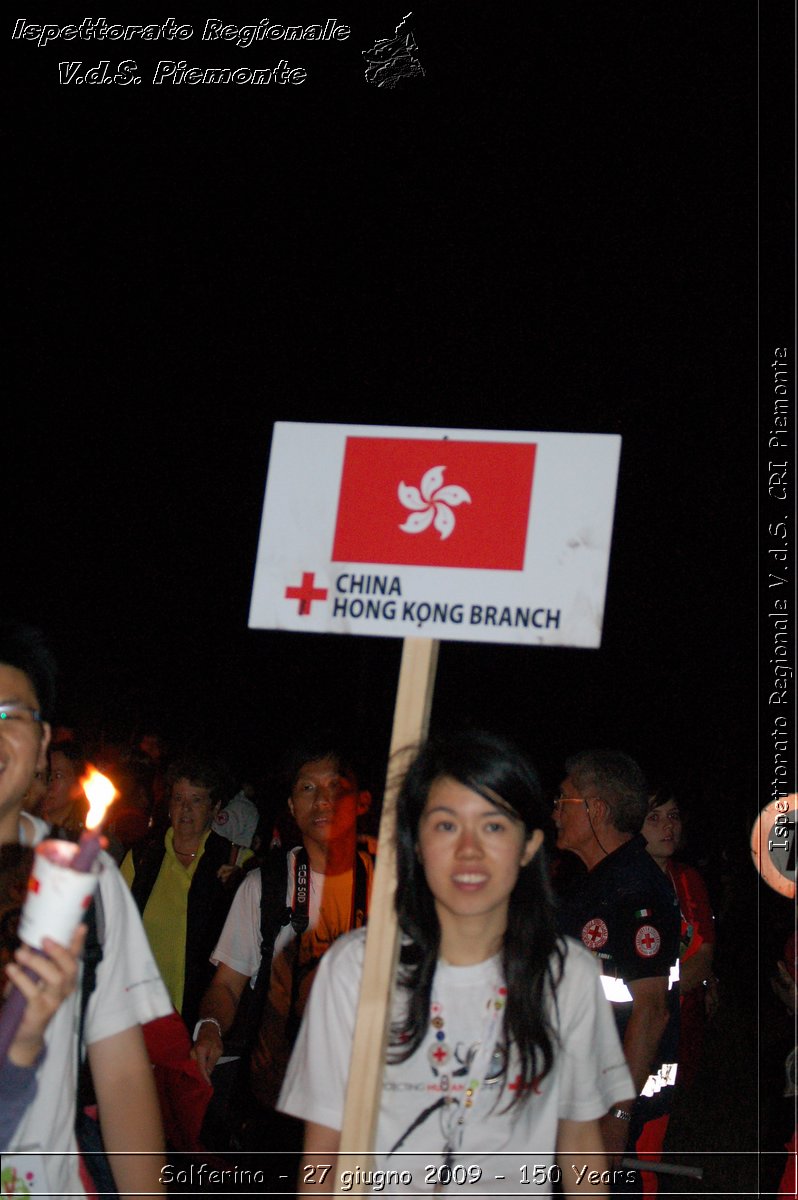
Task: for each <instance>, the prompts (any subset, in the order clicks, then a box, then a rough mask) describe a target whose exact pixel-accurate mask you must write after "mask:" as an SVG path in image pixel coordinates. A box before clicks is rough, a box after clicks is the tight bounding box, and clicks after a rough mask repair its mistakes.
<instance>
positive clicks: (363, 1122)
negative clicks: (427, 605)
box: [333, 638, 439, 1191]
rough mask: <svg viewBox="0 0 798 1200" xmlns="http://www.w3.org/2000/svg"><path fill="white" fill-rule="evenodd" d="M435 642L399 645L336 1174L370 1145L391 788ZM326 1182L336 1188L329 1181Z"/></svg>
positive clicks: (382, 1012)
mask: <svg viewBox="0 0 798 1200" xmlns="http://www.w3.org/2000/svg"><path fill="white" fill-rule="evenodd" d="M438 646H439V643H438V642H437V641H434V640H433V639H431V638H405V639H404V644H403V647H402V663H401V666H400V668H399V685H398V688H397V692H396V706H395V708H394V717H393V731H392V733H391V749H390V757H389V760H388V774H387V778H386V781H385V795H384V798H383V805H382V816H381V817H380V829H379V841H378V849H377V866H376V870H375V872H374V885H373V888H372V893H371V904H370V907H369V919H368V926H367V932H366V951H365V961H364V964H363V979H362V982H361V985H360V1001H359V1004H358V1010H357V1019H356V1023H355V1035H354V1041H353V1044H352V1058H351V1061H350V1065H349V1084H348V1087H347V1091H346V1105H345V1108H344V1123H343V1129H342V1130H341V1153H340V1154H339V1157H338V1172H339V1174H338V1178H340V1171H342V1170H354V1168H355V1167H356V1166H359V1167H361V1169H367V1168H368V1164H369V1163H370V1155H371V1151H372V1149H373V1147H374V1135H375V1132H376V1127H377V1114H378V1112H379V1107H380V1094H381V1090H382V1071H383V1065H384V1062H385V1049H386V1043H387V1039H388V1017H389V1001H390V992H391V983H392V980H393V975H394V969H395V967H396V958H397V952H398V946H399V939H398V936H397V933H398V928H397V922H396V912H395V910H394V903H393V901H394V893H395V891H396V851H395V845H394V838H395V830H396V796H397V792H398V790H399V784H400V782H401V776H402V774H403V772H402V770H401V769H400V766H399V763H401V764H402V765H404V766H407V765H409V764H408V763H405V762H404V759H403V756H402V751H405V750H407V749H408V748H410V747H415V745H416V744H417V743H418V742H419V741H422V740H423V739H424V738H425V737H426V735H427V729H428V727H429V714H430V708H431V707H432V692H433V688H434V686H435V669H436V667H437V663H438ZM397 760H399V762H398V761H397ZM333 1190H334V1191H337V1188H334V1189H333Z"/></svg>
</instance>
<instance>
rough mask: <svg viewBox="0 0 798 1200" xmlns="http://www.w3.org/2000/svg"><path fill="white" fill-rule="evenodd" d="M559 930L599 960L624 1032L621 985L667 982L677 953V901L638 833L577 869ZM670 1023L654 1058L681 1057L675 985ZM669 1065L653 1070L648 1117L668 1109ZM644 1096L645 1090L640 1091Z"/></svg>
mask: <svg viewBox="0 0 798 1200" xmlns="http://www.w3.org/2000/svg"><path fill="white" fill-rule="evenodd" d="M558 919H559V926H560V932H561V933H565V934H569V935H570V936H571V937H573V938H576V940H577V941H579V942H581V943H582V945H583V946H586V947H587V948H588V950H590V951H592V953H593V954H594V955H595V956H596V958H597V959H598V960H599V965H600V967H601V973H602V975H603V976H604V978H603V979H602V983H603V984H604V985H605V987H604V992H605V995H606V996H607V998H608V999H609V1000H610V1001H611V1003H612V1010H613V1014H614V1016H615V1023H616V1025H617V1028H618V1033H619V1035H620V1037H621V1039H623V1036H624V1032H625V1030H626V1025H627V1023H628V1021H629V1017H630V1016H631V1013H632V996H631V993H630V992H629V990H628V988H627V987H626V985H627V984H628V983H630V982H634V980H636V979H647V978H650V977H651V976H655V977H657V976H658V977H660V978H661V977H665V978H666V979H671V980H672V981H673V980H674V979H675V977H676V972H675V971H673V970H672V968H673V967H674V966H675V964H676V963H677V961H678V958H679V932H680V927H681V918H680V913H679V902H678V899H677V896H676V892H675V891H674V889H673V887H672V885H671V882H670V880H669V878H668V876H667V875H665V873H664V872H663V871H661V870H660V869H659V867H658V866H657V864H656V863H655V862H654V860H653V858H652V857H651V855H650V854H649V853H648V851H647V850H646V843H645V840H644V838H642V837H641V836H640V835H638V836H637V837H633V838H632V839H631V841H629V842H625V843H624V845H623V846H619V848H618V849H617V850H614V851H613V852H612V854H608V855H607V857H606V858H604V859H602V861H601V862H600V863H598V865H597V866H595V867H594V868H593V870H592V871H588V873H587V875H583V876H580V877H579V878H578V879H577V880H576V881H575V882H574V884H573V886H572V887H571V889H570V890H569V891H568V892H567V893H566V895H565V896H564V897H563V898H562V900H561V901H560V907H559V918H558ZM668 1011H669V1014H670V1017H669V1021H668V1026H667V1028H666V1030H665V1032H664V1034H663V1035H662V1040H661V1041H660V1045H659V1049H658V1052H657V1057H658V1061H659V1063H660V1065H661V1066H662V1065H665V1064H670V1065H671V1067H672V1065H673V1064H675V1063H676V1062H677V1060H678V1043H679V987H678V984H677V983H672V985H671V987H670V988H669V991H668ZM671 1076H673V1078H675V1073H674V1071H673V1070H672V1069H670V1068H668V1069H666V1070H664V1072H663V1075H662V1077H661V1079H658V1078H657V1076H656V1069H655V1075H654V1076H653V1077H652V1083H651V1087H652V1089H653V1091H654V1094H653V1095H651V1096H649V1097H648V1099H647V1101H646V1102H645V1103H644V1105H643V1107H645V1108H646V1110H647V1112H646V1119H649V1118H650V1110H654V1115H659V1114H660V1113H661V1112H665V1111H668V1108H669V1105H670V1096H671V1094H672V1092H673V1088H672V1086H669V1083H670V1081H671V1080H670V1077H671ZM644 1095H645V1093H644Z"/></svg>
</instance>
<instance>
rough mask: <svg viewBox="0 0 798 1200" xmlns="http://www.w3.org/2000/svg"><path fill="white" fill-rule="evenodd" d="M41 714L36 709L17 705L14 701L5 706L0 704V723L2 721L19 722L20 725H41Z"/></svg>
mask: <svg viewBox="0 0 798 1200" xmlns="http://www.w3.org/2000/svg"><path fill="white" fill-rule="evenodd" d="M41 720H42V714H41V713H40V712H39V710H38V708H31V707H30V705H29V704H17V702H16V701H13V700H12V701H9V702H8V703H6V704H0V723H1V722H3V721H19V722H20V724H22V725H33V724H34V723H37V722H38V723H41Z"/></svg>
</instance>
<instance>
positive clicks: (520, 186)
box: [2, 0, 791, 1086]
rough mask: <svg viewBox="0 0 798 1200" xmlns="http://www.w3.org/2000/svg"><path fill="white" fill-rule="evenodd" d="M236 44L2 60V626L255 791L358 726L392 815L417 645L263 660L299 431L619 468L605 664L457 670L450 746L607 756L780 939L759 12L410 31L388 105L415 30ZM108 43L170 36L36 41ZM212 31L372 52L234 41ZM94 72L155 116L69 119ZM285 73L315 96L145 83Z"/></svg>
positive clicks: (548, 775) (438, 15)
mask: <svg viewBox="0 0 798 1200" xmlns="http://www.w3.org/2000/svg"><path fill="white" fill-rule="evenodd" d="M217 9H218V6H215V7H214V6H212V5H211V6H208V5H206V6H205V7H204V8H203V7H200V8H197V7H196V6H195V7H194V9H193V10H192V11H191V12H190V13H184V14H183V15H181V14H180V12H177V11H173V13H172V15H174V16H175V18H176V19H177V20H187V21H190V22H191V23H192V24H193V25H194V27H195V30H196V33H195V36H194V38H192V39H191V41H190V42H188V43H184V44H182V45H181V46H180V47H179V48H178V49H175V48H174V44H173V43H151V44H150V45H142V44H137V45H133V46H129V47H126V48H120V49H119V50H117V49H116V47H115V46H114V45H109V44H100V43H85V44H83V45H82V46H81V47H80V48H79V49H75V47H76V46H79V45H80V44H78V43H70V44H68V45H63V44H62V45H60V46H59V45H58V44H55V45H52V46H50V47H49V48H47V49H40V48H39V47H37V46H35V45H33V44H30V43H22V42H14V43H13V46H12V50H13V53H12V71H13V82H14V87H15V99H16V104H17V113H16V116H15V119H14V121H13V124H12V134H11V148H12V156H13V174H12V177H11V179H10V185H9V186H10V192H11V199H12V202H13V217H12V221H11V224H10V226H9V228H10V234H11V250H12V253H11V263H12V269H11V290H12V310H13V311H12V317H11V334H12V336H11V339H10V343H11V352H12V359H13V360H14V363H15V365H16V367H17V373H16V382H15V385H14V389H13V393H10V394H9V396H8V398H7V402H6V415H5V417H4V419H3V434H2V441H3V449H4V454H3V460H4V467H5V470H4V475H5V483H4V493H5V496H4V499H5V507H4V521H3V539H2V541H3V548H4V551H5V553H4V556H3V558H4V567H5V569H4V587H3V597H4V600H3V607H4V609H6V610H8V611H9V612H10V613H12V614H14V615H16V616H20V617H24V618H26V619H29V620H32V621H34V622H35V623H38V624H39V625H41V626H42V628H43V629H44V630H45V631H46V632H47V634H48V636H49V637H50V639H51V641H52V642H53V644H54V646H55V648H56V651H57V655H58V659H59V662H60V666H61V673H62V685H61V705H60V710H59V718H60V719H61V720H62V721H63V722H65V723H67V724H73V725H76V726H77V727H79V728H91V729H93V730H94V731H95V732H97V731H99V732H101V733H102V735H103V736H105V737H107V738H109V739H114V738H116V739H122V740H126V739H128V738H129V737H131V736H132V735H133V734H134V733H136V732H140V731H141V729H142V728H143V727H144V726H145V725H148V726H156V727H157V728H158V729H160V730H161V731H162V732H163V733H164V734H165V735H166V736H167V737H168V738H169V739H171V740H174V741H178V740H182V739H183V738H185V737H191V738H192V739H197V738H201V739H206V740H207V742H208V744H210V745H212V746H214V747H215V748H217V749H218V750H220V751H221V752H223V753H225V754H227V755H228V756H229V757H230V758H231V760H232V762H233V763H234V765H237V766H239V768H240V769H241V770H242V771H246V772H250V773H251V772H253V771H255V772H266V771H267V770H268V768H269V766H270V764H271V762H272V761H273V759H274V756H275V755H276V754H278V753H279V751H280V749H281V748H282V746H283V745H284V743H285V740H286V738H287V737H288V736H290V735H291V734H292V733H293V732H295V731H297V730H302V729H304V728H308V727H312V726H314V725H316V724H318V723H319V722H325V723H327V722H329V721H330V720H331V719H334V720H335V721H336V722H337V723H339V724H340V726H341V727H342V728H344V729H345V730H346V732H347V734H348V735H349V736H350V737H351V738H352V739H353V740H354V741H355V743H356V745H357V746H358V747H359V749H360V752H361V755H362V757H363V759H364V765H365V767H366V771H367V774H368V775H369V782H370V783H371V785H372V787H373V789H374V790H375V791H376V792H377V793H379V791H380V789H381V786H382V781H383V779H384V772H385V758H386V754H387V748H388V742H389V736H390V726H391V717H392V702H393V696H394V691H395V686H396V678H397V670H398V662H399V655H400V650H401V642H400V641H398V640H397V641H389V640H385V641H383V640H379V639H373V638H363V639H356V638H349V637H333V636H329V637H328V636H315V635H309V636H307V637H302V636H299V635H292V634H286V633H276V632H275V633H269V632H263V631H250V630H248V629H247V617H248V608H249V596H250V589H251V584H252V575H253V569H254V561H255V550H256V544H257V537H258V530H259V524H260V513H261V503H262V497H263V489H264V484H265V478H266V468H267V463H268V454H269V445H270V436H271V430H272V424H273V422H274V421H275V420H281V419H282V420H307V421H335V422H364V423H376V424H379V423H384V424H407V425H450V426H454V427H457V426H468V427H475V428H486V429H490V428H508V429H540V430H563V431H575V432H579V431H586V432H608V433H619V434H621V435H622V437H623V449H622V457H621V470H620V481H619V491H618V499H617V508H616V518H615V527H614V541H613V549H612V556H611V561H610V573H609V586H608V593H607V602H606V613H605V624H604V636H603V643H602V647H601V649H600V650H599V651H590V650H567V649H538V648H535V649H524V648H502V647H494V646H480V645H475V644H474V645H465V644H449V645H446V644H444V645H443V646H442V648H441V655H440V662H439V668H438V676H437V685H436V691H435V698H434V706H433V716H432V724H433V727H435V726H443V725H448V724H457V723H462V722H476V723H479V724H483V725H486V726H489V727H491V728H494V729H497V730H500V731H503V732H506V733H509V734H510V735H511V736H513V737H515V738H516V739H517V740H518V741H519V742H520V743H521V744H522V745H523V746H524V747H525V748H526V749H527V750H528V751H529V753H530V754H531V756H532V757H533V759H534V760H535V761H536V762H537V763H538V765H539V767H540V770H541V773H542V774H543V777H544V780H545V783H546V785H547V787H549V788H552V789H553V788H554V787H556V785H557V784H558V782H559V780H560V778H561V772H562V763H563V758H564V756H565V755H566V754H568V753H570V752H573V751H575V750H578V749H581V748H584V747H586V746H588V745H596V744H603V745H614V746H618V747H620V748H624V749H626V750H628V751H629V752H631V753H632V754H633V755H635V756H637V757H638V758H639V760H640V761H641V763H642V765H643V766H644V767H645V768H646V770H648V771H649V772H651V773H652V774H657V773H659V772H661V771H664V772H667V773H668V774H673V775H675V776H676V777H677V778H678V779H679V780H680V781H682V783H681V786H682V789H683V791H682V795H683V798H684V800H685V802H686V804H687V806H688V808H689V809H691V810H692V811H693V836H694V843H693V844H694V851H695V853H696V854H698V855H700V857H701V858H702V859H703V860H704V861H706V862H707V864H708V871H709V873H710V875H711V877H712V880H713V885H717V887H718V889H720V888H721V886H722V879H723V876H724V872H725V873H726V875H727V876H728V874H729V872H731V873H732V874H737V873H738V874H737V897H736V901H735V902H736V903H737V904H738V905H740V906H742V908H744V909H747V910H749V911H753V909H754V908H755V907H756V905H757V904H758V903H759V897H760V891H761V889H759V887H758V881H757V877H756V875H755V873H754V871H753V870H752V868H751V867H750V862H749V861H747V851H746V846H745V843H746V839H747V836H748V833H749V831H750V827H751V823H752V821H753V818H754V816H755V814H756V812H757V811H758V809H759V808H760V807H761V804H763V803H764V802H765V799H766V798H767V797H766V796H762V797H760V791H761V786H760V783H759V781H758V776H757V748H758V740H757V693H756V688H755V678H756V668H757V626H756V602H757V580H756V571H755V561H756V560H755V555H756V534H757V492H756V447H755V441H756V437H757V412H756V387H757V370H758V365H759V364H758V358H757V341H756V339H757V325H756V321H757V174H756V170H757V168H756V164H757V152H758V149H759V147H760V143H759V141H758V138H757V124H756V106H757V70H758V66H759V65H760V51H759V50H758V43H757V38H758V32H757V24H758V19H759V18H760V15H759V13H758V9H757V6H756V5H755V4H753V3H748V2H743V3H738V4H734V5H728V4H726V3H721V2H719V0H718V2H713V0H707V2H703V3H687V2H682V0H678V2H677V3H668V4H666V3H658V2H657V3H650V4H649V3H647V4H639V3H634V4H633V3H625V2H619V3H615V4H592V3H571V2H564V3H557V4H552V3H545V4H539V5H525V6H521V5H518V6H514V7H511V6H503V7H498V6H495V5H487V4H471V5H465V6H456V5H451V4H433V3H423V2H420V3H419V4H418V5H417V6H416V8H415V9H414V12H413V17H412V19H411V20H410V21H409V24H410V25H411V27H412V28H413V29H414V31H415V35H416V40H417V43H418V47H419V51H418V53H419V58H420V61H421V63H422V66H423V67H424V70H425V73H426V74H425V77H424V78H423V79H418V78H416V79H412V80H408V81H406V82H405V83H403V84H401V85H400V86H398V87H397V88H395V89H393V90H391V89H385V88H376V87H370V86H368V85H367V84H366V82H365V80H364V78H363V67H364V63H363V59H362V57H361V53H360V52H361V50H363V49H366V48H368V47H369V46H370V45H371V44H372V42H373V41H374V39H375V38H376V37H384V36H388V35H390V34H391V33H392V32H393V29H394V26H395V25H396V24H397V23H398V22H399V21H400V20H401V18H402V17H403V16H404V15H405V12H406V11H407V10H406V9H403V8H401V7H400V6H391V5H390V4H385V3H375V4H361V5H357V4H353V3H348V2H347V3H345V4H341V5H337V6H336V5H332V6H327V7H326V8H321V7H319V6H318V5H312V6H306V5H304V4H302V5H299V4H296V3H294V4H280V5H277V4H272V5H270V6H264V7H262V8H257V7H253V6H252V5H246V6H245V5H243V4H237V5H234V6H227V9H226V11H224V12H223V13H222V12H220V11H217ZM516 9H518V10H521V11H516ZM527 10H529V11H527ZM101 11H102V13H103V14H104V15H105V16H106V17H107V19H108V20H109V21H112V20H114V21H123V22H130V21H137V22H142V21H146V20H155V21H162V20H163V19H165V18H164V16H163V15H162V13H160V12H159V13H158V14H157V15H153V14H151V13H147V12H145V11H144V9H143V8H142V7H141V6H139V5H136V6H124V7H121V8H120V7H117V8H114V9H112V8H111V7H109V6H104V7H103V8H102V10H100V9H97V10H92V11H91V12H89V10H85V11H84V9H82V8H73V9H72V10H70V11H69V12H66V10H64V9H63V7H61V10H60V13H59V15H58V16H56V17H52V16H50V15H47V16H46V15H45V10H44V9H42V8H41V7H38V8H37V10H36V11H35V12H34V11H33V10H30V11H29V12H27V13H26V18H27V20H29V21H35V22H41V21H44V20H56V21H57V22H58V23H60V24H65V23H67V22H70V21H79V20H81V19H82V18H83V17H84V16H86V15H91V16H95V15H100V12H101ZM166 11H167V10H166V9H164V10H163V13H164V14H165V13H166ZM788 13H789V9H788V8H787V6H784V5H781V6H780V5H778V4H775V5H774V6H773V7H772V8H770V9H769V20H770V21H772V27H768V28H766V29H765V34H766V38H770V39H771V40H772V44H773V45H774V46H775V45H776V44H777V42H779V41H780V40H781V39H782V35H783V36H784V37H786V38H787V41H788V42H789V41H790V37H789V33H790V25H791V22H790V19H789V16H788ZM214 16H223V17H224V19H225V20H226V21H229V22H232V23H236V24H243V23H246V22H257V21H258V20H259V19H261V17H263V16H268V18H269V19H270V20H271V21H273V22H278V21H281V20H282V21H284V22H285V23H298V22H301V23H303V24H309V23H310V22H311V21H313V20H314V19H316V20H318V19H321V20H324V19H326V18H327V17H329V16H336V17H337V18H338V19H339V21H346V22H348V23H350V24H351V26H352V28H353V33H352V37H351V38H350V39H349V41H347V42H342V43H332V44H325V45H309V44H307V43H276V44H275V43H263V44H261V45H260V46H257V47H252V48H250V49H246V50H244V49H237V48H236V47H235V46H233V45H230V44H223V43H216V44H215V45H214V46H209V45H207V44H203V43H202V42H200V40H199V30H200V29H201V28H202V25H203V23H204V21H205V19H206V18H208V17H214ZM779 20H783V26H780V25H779ZM8 25H9V32H10V27H11V25H12V20H11V18H10V17H9V18H8ZM767 44H768V45H769V46H770V44H771V43H770V42H768V43H767ZM81 57H83V58H84V59H85V61H86V62H87V63H96V62H97V61H99V60H100V59H101V58H109V57H110V58H111V60H112V62H114V61H116V60H117V59H119V58H124V57H134V58H137V60H138V62H139V65H140V67H141V68H142V74H143V76H144V82H143V83H142V85H141V86H140V87H127V88H116V87H83V88H78V87H66V86H65V87H61V86H59V85H58V82H57V78H58V72H57V62H58V61H60V60H62V59H64V58H70V59H77V58H81ZM280 57H286V58H288V59H289V61H290V63H291V65H302V66H305V67H306V68H307V69H308V71H309V78H308V81H307V82H306V83H305V84H304V85H302V86H301V87H292V88H278V87H276V86H273V85H272V86H269V87H265V88H256V87H251V88H247V87H241V88H234V87H227V88H224V87H210V86H205V87H203V86H199V87H187V86H183V87H170V86H168V85H164V86H162V87H160V88H156V87H153V86H152V85H151V83H150V78H151V74H152V68H153V67H154V64H155V62H157V61H158V60H159V59H161V58H185V59H187V60H188V61H189V64H190V65H217V66H218V65H232V66H234V67H237V66H263V65H272V63H273V62H276V61H277V60H278V59H279V58H280ZM765 236H766V239H767V234H766V235H765ZM766 248H767V243H766ZM307 469H308V471H309V472H312V469H313V466H312V464H308V468H307ZM722 852H724V853H725V855H726V858H725V859H724V857H723V854H722ZM718 894H720V893H718ZM766 902H767V903H770V901H769V900H767V901H766ZM749 926H750V922H749ZM751 928H752V929H753V932H749V933H747V934H746V936H748V937H755V936H756V931H755V927H753V926H751ZM729 953H730V956H731V960H734V951H733V950H732V951H730V952H729ZM766 966H767V964H766ZM745 969H746V971H747V972H749V973H750V971H751V970H755V967H752V966H751V962H750V961H747V963H746V968H745ZM763 969H764V968H763ZM752 1086H753V1085H752Z"/></svg>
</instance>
